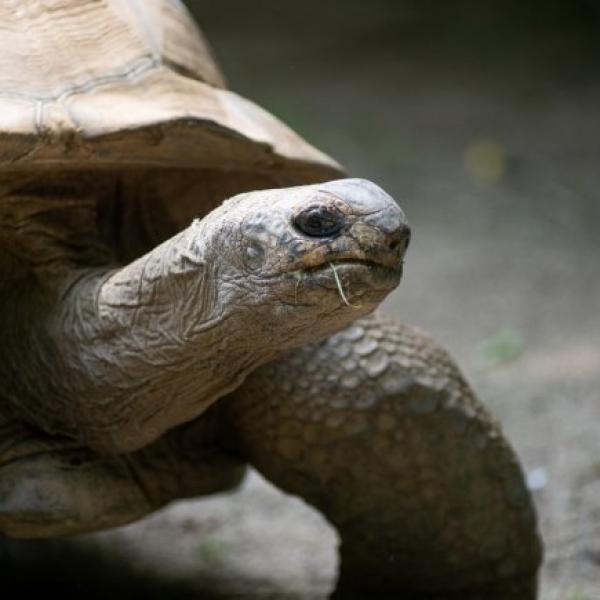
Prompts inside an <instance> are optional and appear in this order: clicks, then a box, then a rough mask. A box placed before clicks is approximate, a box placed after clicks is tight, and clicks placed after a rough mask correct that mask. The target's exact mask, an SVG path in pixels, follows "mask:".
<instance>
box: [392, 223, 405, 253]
mask: <svg viewBox="0 0 600 600" xmlns="http://www.w3.org/2000/svg"><path fill="white" fill-rule="evenodd" d="M409 244H410V229H409V228H408V227H402V228H401V229H400V230H399V231H397V232H396V233H395V234H394V237H393V238H392V240H391V241H390V243H389V244H388V248H389V249H390V250H391V251H396V250H398V249H400V250H402V252H406V249H407V248H408V245H409Z"/></svg>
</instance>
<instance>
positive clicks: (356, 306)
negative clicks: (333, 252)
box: [329, 262, 360, 308]
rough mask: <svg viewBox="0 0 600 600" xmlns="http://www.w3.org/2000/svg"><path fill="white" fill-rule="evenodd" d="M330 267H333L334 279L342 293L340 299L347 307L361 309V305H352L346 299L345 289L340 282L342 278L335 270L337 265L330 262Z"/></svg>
mask: <svg viewBox="0 0 600 600" xmlns="http://www.w3.org/2000/svg"><path fill="white" fill-rule="evenodd" d="M329 266H330V267H331V272H332V273H333V278H334V279H335V284H336V285H337V289H338V292H339V293H340V297H341V299H342V300H343V302H344V304H345V305H346V306H349V307H350V308H360V304H358V305H356V304H351V303H350V302H349V301H348V298H346V294H344V288H342V282H341V281H340V276H339V275H338V273H337V271H336V269H335V265H334V264H333V263H332V262H330V263H329Z"/></svg>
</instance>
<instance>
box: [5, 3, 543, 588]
mask: <svg viewBox="0 0 600 600" xmlns="http://www.w3.org/2000/svg"><path fill="white" fill-rule="evenodd" d="M0 22H2V26H3V33H2V38H1V40H0V47H1V52H0V228H1V229H0V242H1V245H2V253H1V255H0V256H1V258H0V269H1V272H2V277H1V279H0V281H1V283H0V285H1V287H2V289H1V294H0V302H1V309H0V319H1V320H2V324H1V331H2V345H1V348H0V381H1V382H2V385H1V386H0V531H1V532H2V533H3V534H5V535H8V536H13V537H21V538H43V537H52V536H64V535H73V534H78V533H83V532H91V531H97V530H102V529H107V528H111V527H116V526H118V525H121V524H124V523H128V522H131V521H133V520H136V519H139V518H141V517H143V516H144V515H147V514H148V513H150V512H152V511H154V510H156V509H158V508H160V507H162V506H164V505H165V504H167V503H168V502H170V501H172V500H175V499H178V498H186V497H195V496H202V495H205V494H211V493H215V492H219V491H223V490H230V489H234V488H235V487H236V486H237V485H238V484H239V483H240V481H241V480H242V478H243V477H244V473H245V472H246V469H247V468H248V465H251V466H253V467H255V468H256V469H258V470H259V471H260V472H261V473H262V474H263V475H265V476H266V477H267V478H268V479H269V480H270V481H272V482H273V483H274V484H275V485H276V486H278V487H280V488H281V489H283V490H285V491H287V492H290V493H293V494H297V495H299V496H301V497H302V498H304V499H305V500H306V501H307V502H309V503H311V504H312V505H313V506H315V507H316V508H317V509H318V510H320V511H321V512H322V513H323V514H324V515H325V516H326V517H327V519H329V521H330V522H331V523H332V524H333V525H334V526H335V527H336V528H337V530H338V532H339V534H340V537H341V548H340V554H341V568H340V575H339V581H338V587H337V590H336V592H335V593H336V594H337V595H338V596H339V597H343V598H349V597H353V596H355V595H357V596H361V595H365V596H366V597H370V595H372V594H373V593H377V594H379V596H383V595H386V594H388V595H390V596H391V597H394V598H397V597H400V596H401V595H402V597H405V596H406V597H411V598H413V597H414V598H425V597H427V598H430V597H444V598H449V597H457V598H462V599H468V598H482V597H485V598H503V599H517V598H518V599H531V598H534V597H535V595H536V578H537V576H536V573H537V569H538V566H539V563H540V557H541V543H540V540H539V536H538V533H537V525H536V516H535V511H534V508H533V504H532V501H531V498H530V495H529V493H528V491H527V488H526V485H525V482H524V477H523V473H522V470H521V467H520V465H519V462H518V459H517V457H516V455H515V453H514V451H513V450H512V449H511V447H510V444H509V442H508V441H507V440H506V439H505V437H504V436H503V434H502V432H501V430H500V427H499V425H498V424H497V422H496V421H495V420H494V419H493V417H492V416H491V415H490V414H489V412H488V411H487V410H486V409H485V408H484V407H483V406H482V404H480V402H479V401H478V400H477V399H476V398H475V396H474V394H473V392H472V390H471V389H470V387H469V385H468V384H467V383H466V381H465V379H464V378H463V376H462V375H461V373H460V371H459V369H458V368H457V366H456V365H455V364H454V362H453V361H452V359H451V358H450V357H449V355H448V354H447V353H446V352H445V351H444V350H443V349H441V348H440V347H439V346H438V345H436V343H435V342H433V341H432V340H431V339H430V338H429V337H427V336H426V335H425V334H424V333H422V332H420V331H419V330H417V329H415V328H412V327H409V326H407V325H403V324H400V323H397V322H394V321H391V320H389V319H387V318H385V317H383V316H380V315H379V314H377V313H376V312H374V311H375V309H376V307H377V306H378V304H379V303H380V302H381V301H382V300H383V298H384V297H385V296H386V295H387V294H388V293H389V292H390V291H391V290H392V289H393V288H394V287H395V286H396V285H397V284H398V283H399V281H400V277H401V274H402V263H403V258H404V255H405V251H406V248H407V245H408V241H409V237H410V230H409V228H408V225H407V222H406V218H405V216H404V214H403V212H402V211H401V210H400V208H399V207H398V205H397V204H396V203H395V201H394V200H393V199H392V198H391V197H390V196H389V195H388V194H386V193H385V192H384V191H383V190H382V189H380V188H379V187H378V186H376V185H375V184H374V183H371V182H369V181H365V180H361V179H346V178H344V177H345V173H344V172H343V170H342V169H341V167H340V166H339V165H338V164H337V163H336V162H335V161H334V160H332V159H331V158H329V157H328V156H326V155H325V154H323V153H321V152H320V151H318V150H317V149H315V148H314V147H312V146H311V145H309V144H308V143H307V142H305V141H304V140H303V139H302V138H301V137H299V136H298V135H297V134H296V133H294V132H293V131H291V130H290V129H289V128H288V127H286V126H285V125H284V124H282V123H281V122H280V121H278V120H277V119H276V118H275V117H273V116H271V115H270V114H268V113H267V112H265V111H264V110H262V109H261V108H259V107H258V106H256V105H255V104H253V103H252V102H250V101H248V100H246V99H243V98H242V97H240V96H238V95H236V94H235V93H233V92H230V91H228V90H227V89H226V88H225V84H224V80H223V77H222V75H221V73H220V71H219V68H218V67H217V65H216V63H215V61H214V58H213V56H212V54H211V51H210V49H209V46H208V44H207V42H206V40H205V39H204V37H203V35H202V34H201V32H200V31H199V29H198V28H197V26H196V25H195V23H194V22H193V21H192V19H191V18H190V16H189V15H188V14H187V12H186V10H185V8H184V7H183V6H182V5H180V4H179V3H178V2H177V1H175V0H152V1H149V0H146V1H145V2H138V1H137V0H129V1H127V0H100V1H93V0H45V1H43V2H41V1H39V0H38V1H36V0H18V1H17V0H14V1H10V2H9V1H5V2H3V3H2V4H1V5H0Z"/></svg>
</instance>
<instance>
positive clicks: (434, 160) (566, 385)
mask: <svg viewBox="0 0 600 600" xmlns="http://www.w3.org/2000/svg"><path fill="white" fill-rule="evenodd" d="M187 5H188V7H189V8H190V9H191V10H192V12H193V13H194V15H195V16H196V18H197V19H198V21H199V22H200V24H201V26H202V28H203V30H204V32H205V33H206V34H207V36H208V38H209V40H210V41H211V42H212V44H213V47H214V50H215V53H216V56H217V58H218V60H219V62H220V64H221V66H222V68H223V70H224V72H225V74H226V76H227V78H228V83H229V86H230V87H231V88H232V89H233V90H234V91H236V92H238V93H240V94H242V95H244V96H247V97H249V98H251V99H252V100H254V101H256V102H257V103H258V104H260V105H262V106H263V107H265V108H267V109H268V110H270V111H271V112H273V113H274V114H275V115H277V116H279V117H280V118H281V119H282V120H283V121H285V122H286V123H287V124H288V125H290V126H291V127H292V128H294V129H296V130H297V131H298V132H299V133H301V134H302V135H303V136H305V137H306V138H307V139H308V140H309V141H310V142H312V143H313V144H314V145H316V146H318V147H319V148H321V149H322V150H324V151H326V152H328V153H329V154H331V155H332V156H333V157H335V158H336V159H337V160H338V161H340V162H341V163H342V164H344V165H345V167H346V168H347V169H348V172H349V173H350V174H352V175H355V176H361V177H366V178H369V179H373V180H374V181H376V182H377V183H379V184H380V185H381V186H382V187H383V188H384V189H386V190H387V191H388V192H390V193H391V194H392V195H393V196H394V197H395V198H397V200H398V201H399V203H400V205H401V206H402V208H403V209H404V210H405V212H406V213H407V215H408V218H409V221H410V223H411V226H412V229H413V234H414V236H413V243H412V245H411V248H410V250H409V254H408V258H407V263H406V275H405V278H404V280H403V283H402V285H401V286H400V289H399V290H398V291H397V292H396V293H395V294H393V295H392V297H391V298H390V300H389V301H387V302H386V305H385V307H384V310H385V311H386V312H388V313H390V314H392V315H394V316H395V317H397V318H398V319H401V320H403V321H406V322H410V323H412V324H416V325H418V326H420V327H422V328H423V329H425V330H427V331H428V332H429V333H431V334H432V335H433V336H434V337H435V338H437V339H438V340H439V341H440V342H441V343H442V344H443V345H444V346H446V347H447V348H448V349H449V350H450V351H451V352H452V353H453V355H454V356H455V358H456V359H457V360H458V362H459V364H460V365H461V367H462V369H463V371H464V372H465V374H466V376H467V378H468V379H469V380H470V382H471V383H472V384H473V385H474V387H475V389H476V391H477V392H478V394H479V396H480V397H481V398H482V399H483V401H484V402H485V403H486V404H487V405H488V406H489V407H490V408H491V409H492V411H493V412H494V413H495V415H496V416H497V417H498V419H499V420H500V421H501V422H502V424H503V427H504V429H505V431H506V433H507V434H508V436H509V438H510V439H511V440H512V442H513V444H514V446H515V447H516V449H517V451H518V454H519V456H520V457H521V459H522V461H523V464H524V468H525V470H526V472H527V476H528V481H529V485H530V487H531V489H532V490H533V494H534V497H535V500H536V503H537V507H538V511H539V520H540V526H541V530H542V533H543V536H544V539H545V544H546V559H545V565H544V570H543V573H542V594H541V598H542V600H600V235H599V230H600V192H599V190H600V70H599V69H600V3H598V2H597V1H595V0H587V1H586V0H544V1H532V0H529V1H512V0H504V1H503V2H491V1H486V0H478V1H466V0H463V1H460V0H454V1H451V2H433V1H431V0H430V1H423V0H420V1H417V0H412V1H411V0H396V1H392V0H371V1H370V2H364V1H359V0H344V1H343V2H332V1H327V0H319V1H317V0H303V1H302V2H276V1H275V0H253V2H242V1H239V0H237V1H234V0H220V1H219V2H208V1H193V0H189V1H188V2H187ZM335 544H336V538H335V534H334V532H333V531H332V530H331V529H330V528H329V527H328V525H327V524H326V523H325V522H324V521H323V520H322V518H321V517H320V516H319V515H317V514H316V513H314V512H313V511H312V510H310V509H309V508H308V507H307V506H306V505H304V504H303V503H302V502H300V501H299V500H297V499H294V498H291V497H288V496H285V495H283V494H281V493H280V492H278V491H277V490H275V489H274V488H272V487H271V486H269V485H268V484H267V483H266V482H264V481H263V480H262V479H260V477H259V476H258V475H255V474H252V475H251V477H249V478H248V480H247V481H246V483H245V484H244V486H243V488H242V489H241V490H240V491H239V492H237V493H236V494H234V495H230V496H222V497H215V498H209V499H206V500H201V501H197V502H185V503H179V504H177V505H175V506H173V507H170V508H169V509H167V510H165V511H163V512H161V513H159V514H157V515H155V516H153V517H151V518H149V519H147V520H145V521H143V522H142V523H139V524H136V525H133V526H129V527H127V528H123V529H120V530H117V531H114V532H110V533H105V534H101V535H96V536H90V537H87V538H82V539H78V540H73V541H70V542H66V543H65V542H62V543H58V542H48V543H46V544H43V545H42V546H40V548H41V550H40V551H39V552H40V553H39V555H38V554H36V553H35V552H33V553H32V552H31V551H30V550H27V551H26V550H25V549H24V546H22V545H19V544H14V545H9V546H7V547H6V548H3V549H2V550H1V551H0V552H3V553H4V554H3V556H2V559H3V562H2V564H4V565H12V567H11V569H10V571H6V572H9V573H10V575H9V576H8V577H9V579H10V578H12V580H13V582H15V583H19V585H21V586H23V587H22V588H21V589H22V590H25V589H26V588H27V586H28V585H31V583H32V582H31V573H32V572H33V570H32V569H33V568H34V566H35V569H36V571H35V573H37V574H38V575H39V576H38V575H36V577H38V581H42V580H43V581H47V582H48V585H49V586H50V585H52V586H55V587H56V589H58V587H57V586H59V585H62V584H64V585H67V582H68V585H69V586H70V587H69V589H70V590H71V591H72V590H73V586H74V585H75V586H77V585H80V586H81V588H77V589H78V590H79V591H81V592H82V593H85V594H86V596H88V597H96V594H97V595H98V597H100V596H103V597H105V596H106V595H107V594H108V595H109V596H110V595H112V597H119V598H120V597H127V598H138V597H139V598H148V597H157V598H158V597H162V598H164V597H166V596H168V597H169V598H188V597H189V598H200V597H202V598H204V597H211V598H212V597H215V598H217V597H218V598H234V597H236V598H240V597H243V598H246V597H261V598H325V597H326V596H327V593H328V591H329V590H330V589H331V588H332V586H333V582H334V577H335V569H336V554H335ZM65 557H67V559H68V563H67V564H68V565H69V567H68V568H67V569H66V570H65V566H64V565H65V563H64V558H65ZM123 557H125V559H126V560H123ZM59 560H60V561H63V562H60V563H59V562H55V561H59ZM40 563H41V564H40ZM56 565H60V566H56ZM117 565H118V566H117ZM124 565H125V566H124ZM44 569H45V570H44ZM75 569H77V571H78V572H79V573H80V575H81V581H82V582H83V583H81V584H80V583H73V580H74V578H73V572H74V570H75ZM86 578H87V579H86ZM3 579H4V576H3ZM78 581H79V579H78ZM90 582H91V584H90ZM65 589H66V588H65Z"/></svg>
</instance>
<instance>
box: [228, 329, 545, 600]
mask: <svg viewBox="0 0 600 600" xmlns="http://www.w3.org/2000/svg"><path fill="white" fill-rule="evenodd" d="M228 410H229V412H230V418H231V422H232V427H233V428H234V431H235V435H236V439H237V442H238V443H239V447H240V449H241V451H242V452H243V453H244V456H245V457H246V458H248V459H249V460H250V462H251V463H252V464H253V465H254V466H255V467H256V468H257V469H258V470H259V471H261V472H262V473H263V474H264V475H265V476H266V477H267V478H269V479H270V480H271V481H272V482H274V483H275V484H276V485H277V486H279V487H281V488H282V489H284V490H286V491H288V492H291V493H294V494H298V495H299V496H301V497H303V498H304V499H305V500H307V501H308V502H309V503H311V504H313V505H314V506H315V507H317V508H318V509H319V510H320V511H322V512H323V513H324V514H325V515H326V516H327V518H328V519H329V520H330V521H331V522H332V523H333V524H334V525H335V527H336V528H337V529H338V531H339V533H340V537H341V573H340V578H339V582H338V590H337V594H338V595H339V597H340V598H350V597H353V596H355V595H358V596H360V595H361V594H363V593H364V594H365V595H366V596H367V597H372V594H373V593H377V594H378V595H377V597H382V595H383V596H385V594H389V595H390V597H393V598H400V597H402V598H404V597H407V598H440V597H443V598H444V599H446V598H450V597H451V598H454V597H456V598H460V599H461V600H467V599H469V598H472V599H475V598H486V599H488V598H498V599H500V598H502V599H503V600H509V599H511V600H517V599H519V600H531V599H533V598H535V596H536V587H537V586H536V571H537V568H538V566H539V563H540V556H541V544H540V540H539V537H538V534H537V531H536V518H535V513H534V508H533V505H532V501H531V498H530V495H529V493H528V491H527V488H526V487H525V483H524V480H523V474H522V471H521V468H520V466H519V463H518V460H517V458H516V456H515V454H514V452H513V450H512V449H511V448H510V446H509V444H508V443H507V441H506V440H505V438H504V437H503V435H502V433H501V431H500V429H499V427H498V424H497V423H496V422H495V421H494V420H493V419H492V418H491V416H490V415H489V413H488V412H487V411H486V410H485V409H484V408H483V406H482V405H481V404H480V403H479V402H478V401H477V400H476V398H475V397H474V396H473V393H472V391H471V390H470V388H469V387H468V385H467V384H466V383H465V381H464V379H463V377H462V376H461V374H460V373H459V371H458V370H457V368H456V366H455V365H454V364H453V362H452V361H451V359H450V358H449V357H448V355H447V354H446V353H445V352H444V351H443V350H441V349H440V348H438V347H437V346H435V345H434V344H433V343H432V342H431V340H429V339H428V338H426V337H425V336H423V335H422V334H421V333H419V332H418V331H416V330H414V329H410V328H408V327H406V326H403V325H400V324H397V323H394V322H391V321H388V320H384V319H382V318H380V317H369V318H364V319H362V320H360V321H357V322H356V324H354V325H352V326H351V327H349V328H348V329H346V330H345V331H343V332H341V333H339V334H336V335H334V336H333V337H331V338H329V340H327V341H325V342H322V343H319V344H315V345H311V346H307V347H305V348H303V349H301V350H297V351H294V352H292V353H290V354H288V355H286V356H285V357H284V358H283V359H280V360H278V361H276V362H273V363H271V364H269V365H267V366H265V367H262V368H261V369H259V370H258V371H257V372H255V373H254V374H252V375H251V376H250V377H249V378H248V379H247V381H246V382H245V383H244V385H243V386H242V387H241V388H239V389H238V390H237V391H236V392H234V394H233V395H232V397H231V398H230V399H229V407H228ZM438 594H440V595H442V596H439V595H438Z"/></svg>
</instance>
